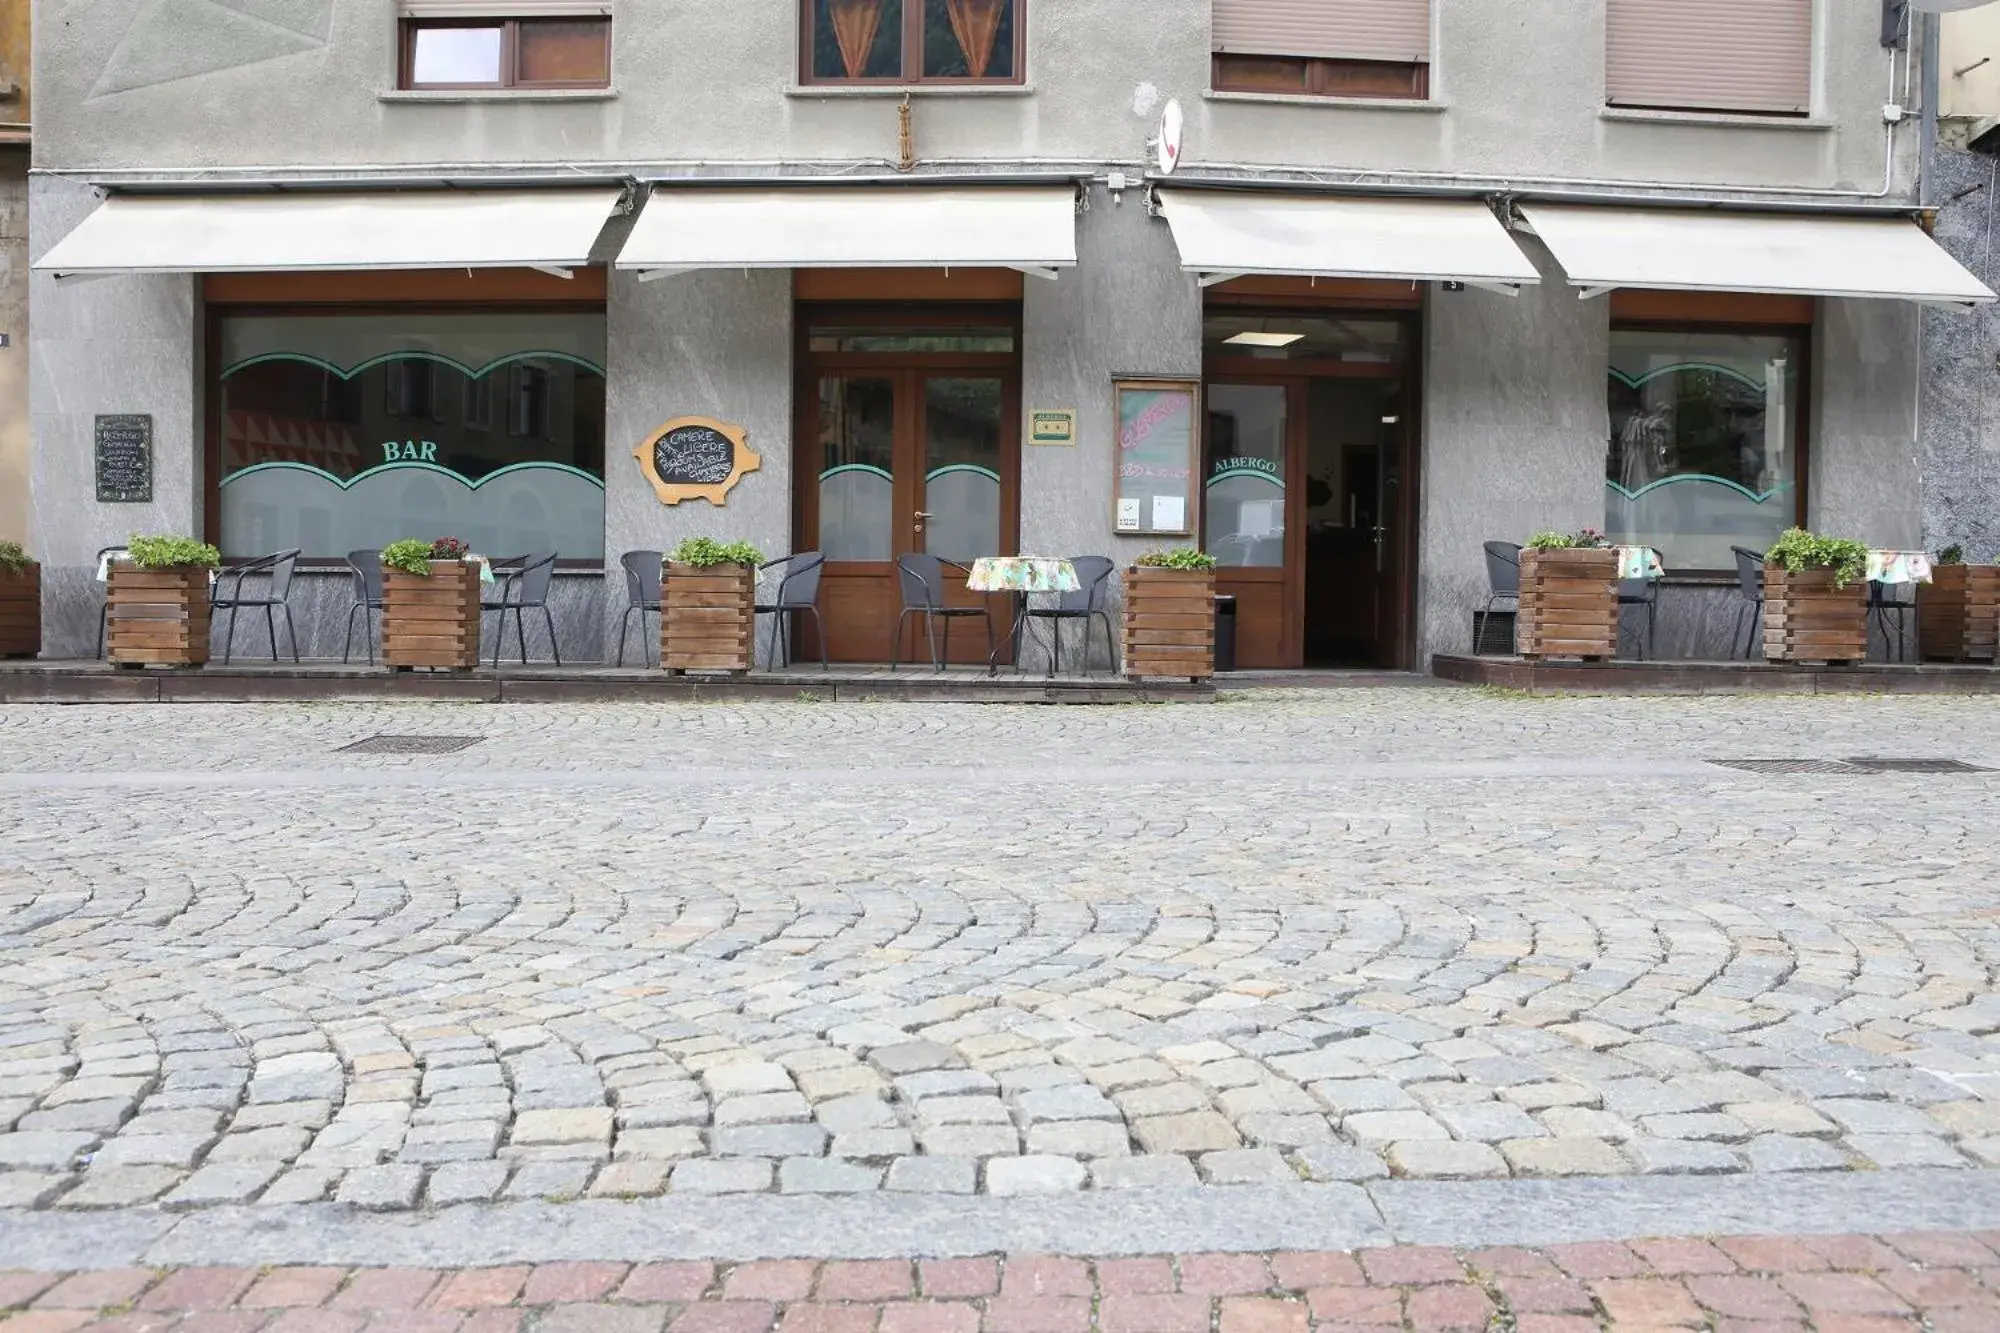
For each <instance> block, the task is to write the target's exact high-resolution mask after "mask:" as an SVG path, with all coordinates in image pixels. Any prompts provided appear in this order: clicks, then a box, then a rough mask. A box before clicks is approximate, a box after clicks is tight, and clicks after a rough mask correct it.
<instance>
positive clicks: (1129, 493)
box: [1112, 379, 1201, 538]
mask: <svg viewBox="0 0 2000 1333" xmlns="http://www.w3.org/2000/svg"><path fill="white" fill-rule="evenodd" d="M1114 387H1115V392H1114V395H1113V396H1114V399H1115V402H1116V407H1115V412H1116V415H1117V422H1118V453H1117V461H1116V467H1117V475H1116V477H1115V478H1114V484H1113V487H1112V494H1113V495H1115V496H1116V497H1117V499H1116V508H1115V512H1114V513H1113V515H1112V530H1113V531H1114V532H1117V533H1119V534H1120V535H1123V536H1130V537H1189V538H1192V537H1194V536H1195V533H1196V525H1197V519H1196V514H1197V510H1196V505H1197V504H1199V502H1200V501H1199V496H1198V493H1197V491H1196V489H1195V473H1196V467H1197V463H1198V461H1199V459H1200V456H1201V454H1200V450H1201V429H1200V422H1201V411H1200V409H1201V382H1200V381H1199V380H1137V379H1133V380H1118V381H1116V382H1115V386H1114Z"/></svg>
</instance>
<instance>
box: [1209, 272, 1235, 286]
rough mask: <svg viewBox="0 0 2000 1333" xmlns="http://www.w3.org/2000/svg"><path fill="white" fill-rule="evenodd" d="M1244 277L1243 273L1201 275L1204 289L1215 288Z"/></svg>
mask: <svg viewBox="0 0 2000 1333" xmlns="http://www.w3.org/2000/svg"><path fill="white" fill-rule="evenodd" d="M1242 276H1243V275H1242V274H1241V273H1204V274H1202V275H1201V285H1202V286H1204V287H1214V286H1216V285H1218V284H1219V283H1224V282H1234V281H1235V280H1236V279H1238V278H1240V277H1242Z"/></svg>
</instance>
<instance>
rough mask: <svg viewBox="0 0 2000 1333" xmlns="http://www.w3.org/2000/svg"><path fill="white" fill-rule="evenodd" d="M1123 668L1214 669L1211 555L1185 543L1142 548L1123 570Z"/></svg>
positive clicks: (1135, 671)
mask: <svg viewBox="0 0 2000 1333" xmlns="http://www.w3.org/2000/svg"><path fill="white" fill-rule="evenodd" d="M1124 582H1125V633H1124V640H1125V642H1124V648H1123V656H1124V662H1125V674H1126V675H1127V676H1130V677H1132V678H1133V679H1135V680H1136V679H1139V678H1141V677H1144V676H1186V677H1187V678H1188V679H1190V680H1205V679H1207V678H1208V677H1210V676H1213V675H1214V674H1215V557H1214V556H1212V555H1208V554H1206V553H1205V552H1202V551H1198V550H1196V549H1194V548H1193V547H1191V546H1176V547H1172V548H1170V549H1168V550H1164V551H1148V552H1147V553H1146V554H1145V555H1142V556H1140V557H1139V558H1138V559H1137V560H1135V561H1133V562H1132V565H1131V567H1130V568H1129V569H1127V570H1126V571H1125V580H1124Z"/></svg>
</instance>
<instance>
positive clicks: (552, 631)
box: [479, 551, 562, 668]
mask: <svg viewBox="0 0 2000 1333" xmlns="http://www.w3.org/2000/svg"><path fill="white" fill-rule="evenodd" d="M555 573H556V553H555V552H554V551H544V552H539V553H537V554H534V555H520V556H515V557H513V558H512V559H509V560H496V561H494V562H493V577H494V579H495V580H496V583H495V586H494V590H493V592H492V593H491V594H489V595H487V596H483V597H481V598H480V599H479V613H480V615H481V617H482V618H483V617H484V616H485V615H486V613H488V612H493V613H495V614H497V615H498V616H499V617H500V625H499V629H498V632H497V633H495V634H494V636H493V665H494V666H495V667H496V668H497V667H498V666H499V665H500V649H501V647H502V646H503V645H504V644H505V643H506V641H507V616H508V614H509V613H510V612H511V613H512V614H513V617H514V633H515V634H516V635H518V636H519V637H520V641H521V665H522V666H526V665H528V629H527V625H526V623H525V622H524V620H523V619H522V613H523V612H526V611H534V610H539V611H540V612H541V613H542V620H543V622H544V623H546V624H547V625H548V627H549V652H550V654H551V655H552V656H553V657H554V658H555V659H556V665H557V666H561V665H562V647H561V645H559V644H558V643H557V642H556V618H555V616H554V615H553V614H551V613H550V611H549V585H550V583H551V582H552V581H553V580H554V579H555Z"/></svg>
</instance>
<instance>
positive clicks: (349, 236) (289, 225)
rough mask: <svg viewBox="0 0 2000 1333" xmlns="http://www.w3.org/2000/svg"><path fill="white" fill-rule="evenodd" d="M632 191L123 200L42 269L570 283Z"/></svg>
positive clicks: (75, 234) (114, 201)
mask: <svg viewBox="0 0 2000 1333" xmlns="http://www.w3.org/2000/svg"><path fill="white" fill-rule="evenodd" d="M622 196H623V191H621V190H605V189H596V190H413V191H408V192H402V193H388V192H374V193H367V194H359V193H339V194H331V193H329V194H321V193H317V192H314V193H304V192H301V193H292V194H235V195H216V194H204V195H188V194H171V195H162V194H156V195H113V196H111V197H110V198H108V199H106V200H105V201H104V202H103V203H102V204H100V205H98V208H97V211H96V212H94V213H92V214H91V215H90V216H89V217H87V218H85V219H84V220H83V222H82V223H81V224H80V225H79V226H78V227H77V228H76V230H74V231H72V232H71V233H70V234H69V235H68V236H65V237H64V238H63V239H62V240H60V241H58V242H56V244H55V246H54V248H53V249H51V250H50V251H49V252H48V254H46V255H44V256H43V257H42V259H41V262H39V263H37V264H36V265H35V268H37V269H38V270H41V271H43V272H50V273H54V274H55V275H56V276H57V277H58V278H64V277H103V276H109V275H112V274H118V273H262V272H274V273H283V272H301V273H302V272H325V271H330V270H334V271H337V270H344V269H420V268H537V269H544V270H549V271H558V272H563V273H567V272H568V271H569V270H571V269H575V268H580V267H582V266H583V265H584V264H587V263H588V262H589V261H590V250H591V247H592V246H594V245H595V244H596V243H597V237H598V233H600V232H602V231H603V230H604V224H605V223H606V222H607V221H608V220H609V219H610V217H611V214H612V211H613V210H614V209H616V208H617V207H618V201H619V200H620V198H621V197H622Z"/></svg>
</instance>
